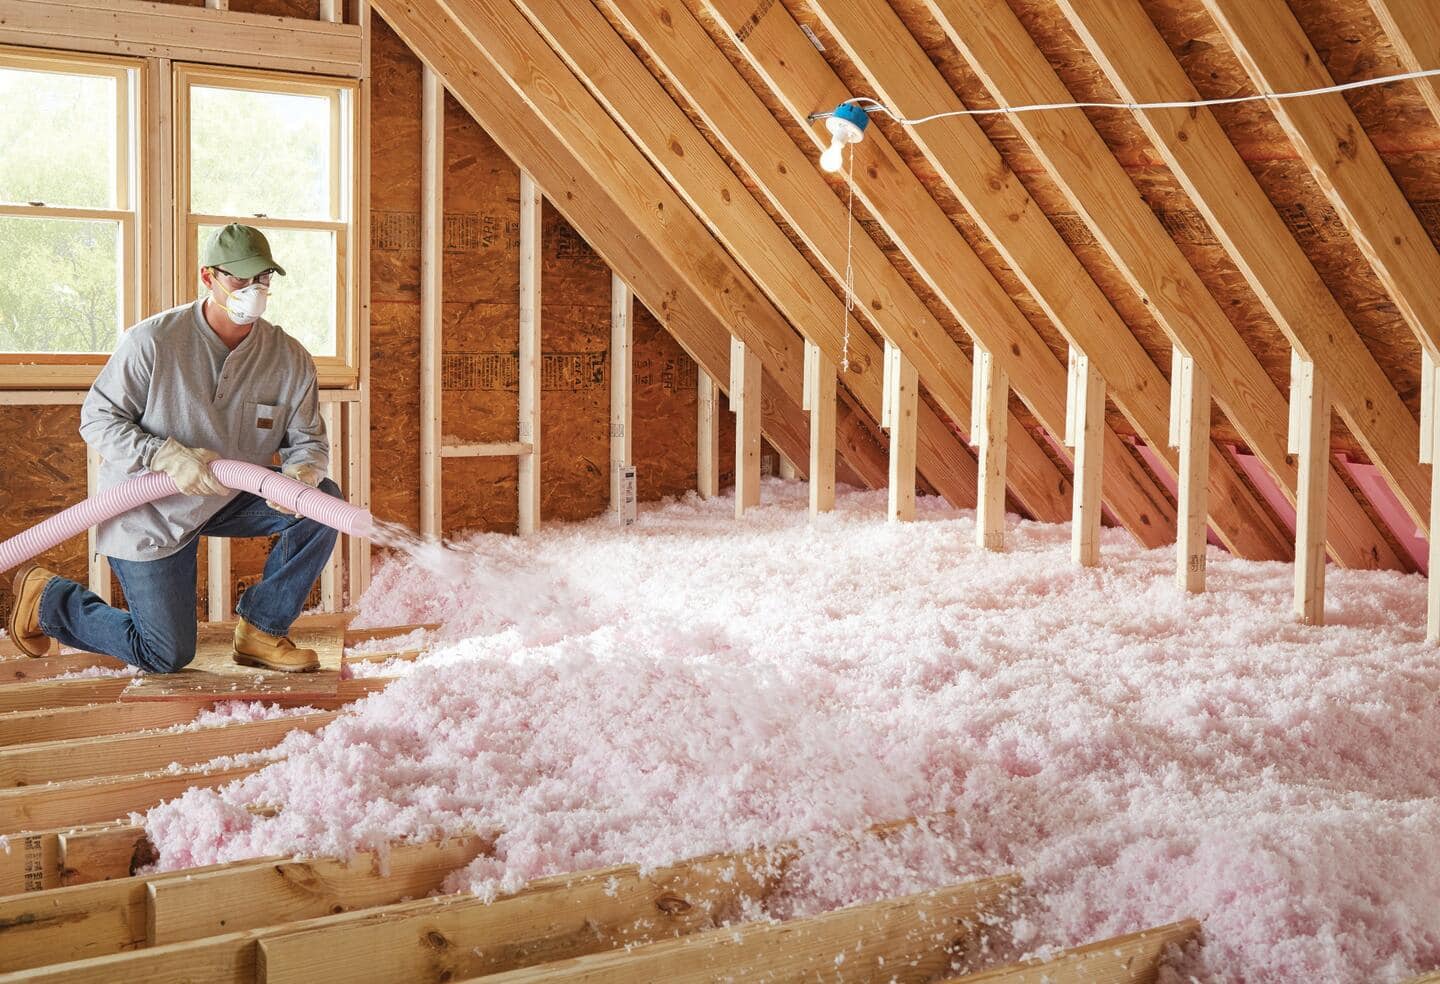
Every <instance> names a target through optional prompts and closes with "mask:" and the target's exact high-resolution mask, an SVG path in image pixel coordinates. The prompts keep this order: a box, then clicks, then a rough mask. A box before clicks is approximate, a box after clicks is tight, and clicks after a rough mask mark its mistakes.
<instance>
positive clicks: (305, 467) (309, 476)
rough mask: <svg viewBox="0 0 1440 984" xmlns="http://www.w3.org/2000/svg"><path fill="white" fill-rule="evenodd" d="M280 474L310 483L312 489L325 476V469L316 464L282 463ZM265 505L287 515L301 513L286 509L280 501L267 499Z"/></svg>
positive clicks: (306, 483)
mask: <svg viewBox="0 0 1440 984" xmlns="http://www.w3.org/2000/svg"><path fill="white" fill-rule="evenodd" d="M280 474H282V475H284V476H285V477H286V478H293V479H295V481H297V482H301V483H303V484H305V485H308V486H310V487H311V488H312V489H313V488H315V487H316V486H317V485H319V484H320V480H321V479H323V478H324V477H325V472H324V471H322V470H321V469H319V468H317V467H316V466H314V465H309V464H304V463H300V464H295V465H282V466H281V467H280ZM265 505H267V506H269V507H270V508H271V509H273V510H275V511H276V512H278V513H281V514H282V515H285V516H298V515H300V514H299V513H296V512H291V511H290V510H289V509H286V508H285V507H284V506H282V505H280V503H278V502H273V501H271V500H270V499H266V500H265Z"/></svg>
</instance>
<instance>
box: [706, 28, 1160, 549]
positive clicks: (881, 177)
mask: <svg viewBox="0 0 1440 984" xmlns="http://www.w3.org/2000/svg"><path fill="white" fill-rule="evenodd" d="M706 8H707V9H708V10H709V11H711V13H713V14H714V15H715V16H716V17H717V19H718V20H719V21H720V22H721V23H723V24H724V25H726V26H727V27H728V28H729V29H730V30H731V31H732V32H734V33H735V34H737V35H740V34H743V35H744V40H743V42H741V43H740V44H739V48H740V50H741V52H742V53H743V54H744V55H745V56H746V58H748V59H749V61H750V64H751V66H752V67H753V68H754V69H755V71H756V72H757V73H758V74H759V75H760V76H761V77H762V78H763V79H764V81H765V83H766V85H767V86H768V87H769V88H770V89H771V91H772V92H773V93H774V94H775V96H776V97H777V98H778V99H779V100H780V102H781V103H782V104H783V105H784V107H785V109H786V110H787V112H788V113H789V114H790V116H791V118H792V120H793V121H794V123H795V124H796V125H797V126H802V127H804V128H805V132H806V133H807V134H808V135H809V136H810V138H811V140H812V141H814V150H818V149H819V148H820V147H822V146H823V145H824V144H825V142H826V137H825V135H824V131H823V129H822V128H820V127H818V126H816V125H815V124H811V123H809V122H807V117H808V114H809V113H811V112H812V111H814V110H815V109H816V108H817V107H818V108H829V107H833V106H834V105H836V104H837V103H838V102H840V101H841V100H843V99H846V98H849V96H850V95H851V93H850V91H849V90H848V88H847V87H846V86H845V84H844V83H843V82H842V81H841V79H840V78H839V76H837V75H836V73H835V72H834V71H832V70H831V69H830V67H829V65H828V64H827V63H826V61H825V59H824V58H823V57H822V56H821V55H820V54H819V52H818V51H816V50H815V46H814V44H813V43H811V42H810V40H809V39H808V38H807V37H806V36H805V34H804V32H803V31H801V29H800V26H799V24H798V23H797V22H796V21H795V19H794V17H792V16H791V15H790V13H789V11H788V10H786V9H785V8H784V7H783V6H781V5H778V4H777V5H775V6H774V7H770V8H765V9H764V10H763V11H760V12H759V13H758V15H757V16H758V20H756V22H755V23H753V24H750V23H748V21H749V20H750V15H751V12H752V11H751V5H747V4H745V3H742V2H741V0H715V2H707V3H706ZM762 112H763V110H762ZM715 125H716V126H717V128H720V129H724V128H726V127H730V126H732V124H731V123H730V122H729V121H728V120H727V121H723V122H719V121H717V123H716V124H715ZM777 129H778V128H777ZM779 139H784V137H783V136H781V137H780V138H779ZM787 146H789V147H793V142H788V141H787ZM814 150H812V153H813V152H814ZM854 152H855V153H856V154H857V155H859V157H858V160H859V161H860V164H861V168H862V174H863V177H861V178H857V179H856V181H855V182H854V188H855V195H856V198H857V199H859V200H860V201H861V202H863V203H864V204H865V206H866V207H867V208H868V209H869V210H870V211H871V212H872V214H873V215H874V216H875V218H876V219H877V220H878V221H879V222H880V224H881V225H882V226H883V228H884V230H885V232H886V234H887V235H889V237H890V238H891V239H892V240H893V241H894V242H895V243H896V245H897V246H898V247H899V248H900V249H901V251H902V252H903V253H904V254H905V258H906V259H907V260H908V261H909V263H910V264H911V265H912V266H913V267H914V269H915V272H916V273H917V274H918V275H919V276H920V277H921V278H922V279H923V280H924V281H925V283H926V285H927V286H928V287H929V288H930V289H931V290H932V291H934V292H935V294H936V296H937V297H938V298H939V299H940V300H941V302H942V303H944V304H945V306H946V307H947V308H948V309H949V311H950V313H951V314H952V315H953V316H954V317H955V318H956V319H957V320H959V322H960V323H961V324H962V325H963V326H964V327H965V329H966V331H967V332H969V333H970V334H971V335H972V336H973V337H974V339H975V341H976V342H977V343H978V344H980V345H981V346H982V347H984V348H986V349H989V350H990V351H991V352H992V353H993V354H994V355H995V356H996V358H997V359H998V360H999V361H1000V364H1001V366H1002V368H1004V369H1005V371H1006V373H1007V375H1008V376H1009V377H1010V383H1011V387H1012V389H1014V391H1015V393H1016V394H1017V395H1018V396H1019V397H1020V398H1021V399H1022V400H1023V401H1024V402H1025V404H1026V406H1028V407H1029V408H1030V410H1031V411H1032V412H1033V413H1034V414H1035V416H1036V418H1037V419H1038V420H1039V422H1040V424H1041V426H1043V427H1044V428H1045V429H1046V430H1047V431H1049V432H1050V433H1051V434H1054V435H1058V434H1059V432H1060V429H1061V428H1062V427H1063V426H1064V400H1063V398H1062V395H1063V392H1062V391H1061V390H1059V389H1058V387H1059V385H1060V382H1059V380H1060V379H1061V378H1062V377H1063V375H1064V367H1063V366H1062V365H1061V364H1060V362H1059V360H1058V359H1056V357H1055V355H1054V353H1052V352H1051V351H1050V349H1049V347H1048V346H1047V345H1046V344H1045V342H1044V340H1043V339H1042V338H1041V337H1040V335H1039V334H1038V332H1036V330H1035V329H1034V327H1033V326H1032V325H1031V324H1030V322H1029V321H1028V320H1027V319H1026V318H1025V316H1024V314H1023V313H1022V312H1021V311H1020V310H1019V308H1018V307H1016V305H1015V303H1014V301H1013V300H1012V299H1011V298H1010V296H1009V295H1008V294H1007V293H1006V292H1005V290H1004V288H1003V287H1002V286H1001V285H1000V283H999V282H998V281H997V280H996V279H995V277H994V276H993V275H992V274H991V273H990V271H989V270H988V269H987V268H986V267H985V265H984V264H983V263H982V262H981V261H980V259H979V257H978V256H977V255H976V254H975V252H974V251H973V250H972V249H971V248H970V246H969V244H968V243H967V242H966V241H965V239H964V237H963V236H961V235H960V233H959V231H958V230H957V229H956V228H955V227H954V225H953V224H952V223H951V222H950V220H949V218H948V217H947V216H946V215H945V213H944V211H943V210H942V209H941V208H940V206H939V205H938V204H936V202H935V200H934V199H933V198H932V197H931V196H930V193H929V192H928V191H927V190H926V189H925V187H924V186H923V185H922V184H921V183H920V182H919V180H918V179H917V178H915V176H914V175H913V174H912V173H911V172H910V171H909V169H908V168H907V167H906V166H905V163H904V161H903V160H902V159H901V158H900V156H899V155H898V153H897V152H896V151H895V149H894V148H893V147H891V146H890V144H889V143H888V142H887V141H886V140H885V137H884V136H883V135H882V134H880V133H879V132H878V131H877V130H871V131H869V132H868V133H867V135H866V139H865V141H864V142H862V143H861V144H860V145H859V146H858V147H857V148H855V151H854ZM793 153H795V154H799V155H800V157H801V159H802V161H804V163H803V165H801V164H797V165H795V166H796V167H800V166H804V167H806V168H807V169H808V171H809V173H811V174H814V173H815V166H814V164H813V163H812V162H811V161H810V160H808V159H806V158H805V155H804V154H802V153H801V152H800V151H799V150H798V149H797V150H794V151H793ZM776 169H777V168H776V167H775V166H773V165H772V166H771V167H770V168H769V169H768V170H771V171H773V170H776ZM779 169H780V170H788V169H789V165H781V166H780V167H779ZM832 197H833V196H832ZM776 206H777V208H783V205H781V204H780V202H779V201H778V200H777V201H776ZM867 297H868V295H867ZM865 303H866V304H867V305H868V304H869V303H871V302H870V301H869V300H866V301H865ZM947 410H948V408H947ZM969 419H970V418H969V415H968V414H966V415H965V416H963V417H961V418H959V420H961V421H967V420H969ZM1009 436H1010V440H1011V457H1012V461H1011V469H1010V474H1009V478H1010V485H1011V487H1012V488H1014V489H1018V488H1021V485H1020V484H1019V482H1018V477H1017V474H1016V472H1017V469H1018V470H1023V469H1024V464H1023V462H1018V461H1015V460H1013V459H1014V451H1015V448H1016V447H1017V446H1018V444H1017V442H1020V441H1023V440H1024V439H1027V438H1028V437H1029V434H1028V433H1027V432H1025V431H1024V429H1023V428H1021V427H1018V426H1016V427H1013V428H1011V430H1010V435H1009ZM1105 440H1106V442H1107V443H1113V444H1114V445H1115V446H1116V450H1115V452H1113V453H1112V457H1113V458H1114V467H1112V468H1111V469H1110V472H1109V474H1108V475H1107V476H1106V481H1107V489H1108V492H1107V499H1108V501H1109V503H1110V506H1111V509H1112V511H1113V512H1114V514H1115V516H1116V517H1117V518H1118V519H1119V520H1120V522H1121V523H1122V525H1124V526H1125V528H1126V529H1128V530H1129V531H1130V532H1131V533H1132V535H1134V536H1135V537H1136V539H1137V540H1138V541H1139V542H1140V543H1142V544H1144V545H1145V546H1150V547H1154V546H1159V545H1161V544H1164V543H1169V542H1171V541H1172V540H1173V539H1174V520H1175V516H1174V510H1173V508H1172V507H1171V505H1170V503H1169V500H1168V499H1167V497H1166V496H1165V494H1164V492H1163V491H1162V490H1161V489H1160V487H1159V485H1158V484H1156V483H1155V481H1154V479H1153V477H1152V476H1151V475H1150V474H1149V472H1147V471H1146V470H1145V469H1144V467H1143V466H1141V465H1140V464H1139V462H1137V461H1136V460H1135V459H1134V456H1133V455H1130V454H1129V452H1128V450H1126V449H1123V448H1121V447H1120V444H1121V441H1120V439H1119V437H1118V435H1115V434H1114V433H1113V432H1111V431H1110V430H1109V429H1108V428H1107V429H1106V438H1105ZM1065 499H1066V501H1065V502H1062V503H1059V504H1058V507H1059V508H1058V510H1057V512H1056V513H1055V516H1054V521H1063V519H1062V517H1064V516H1066V515H1068V510H1069V504H1068V490H1067V495H1066V496H1065ZM1027 508H1028V506H1027ZM1032 512H1033V510H1032Z"/></svg>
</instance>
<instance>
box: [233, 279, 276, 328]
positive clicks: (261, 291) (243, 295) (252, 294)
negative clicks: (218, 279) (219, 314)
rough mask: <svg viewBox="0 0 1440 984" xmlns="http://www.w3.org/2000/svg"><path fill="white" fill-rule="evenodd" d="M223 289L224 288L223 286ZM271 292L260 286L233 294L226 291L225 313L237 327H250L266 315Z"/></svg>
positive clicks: (250, 287)
mask: <svg viewBox="0 0 1440 984" xmlns="http://www.w3.org/2000/svg"><path fill="white" fill-rule="evenodd" d="M221 289H222V290H223V289H224V287H223V285H222V287H221ZM269 296H270V295H269V292H267V291H266V290H265V288H264V287H262V286H260V285H259V284H251V285H250V286H248V287H242V288H240V289H239V290H237V291H235V292H234V293H233V294H232V293H230V292H229V291H226V299H225V311H226V313H227V314H229V315H230V320H231V321H233V322H235V323H236V324H237V325H248V324H250V323H252V322H253V321H255V320H256V319H257V318H259V317H260V315H262V314H264V313H265V302H266V301H267V300H269Z"/></svg>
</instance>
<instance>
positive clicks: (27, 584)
mask: <svg viewBox="0 0 1440 984" xmlns="http://www.w3.org/2000/svg"><path fill="white" fill-rule="evenodd" d="M52 577H59V575H58V574H56V573H55V572H54V571H47V570H46V569H45V568H43V567H41V566H40V565H39V564H23V565H21V567H20V569H19V570H18V571H16V572H15V582H14V589H15V591H14V597H13V598H12V599H11V605H10V618H9V620H8V621H6V623H5V631H6V632H8V633H9V634H10V641H11V642H13V643H15V645H16V646H17V647H19V649H20V651H21V652H22V653H24V654H25V655H26V656H29V657H31V658H32V659H38V658H40V657H41V656H44V655H45V654H46V653H48V652H49V651H50V637H49V636H47V635H46V634H45V633H43V632H41V631H40V596H41V595H42V594H44V593H45V585H47V584H49V583H50V579H51V578H52Z"/></svg>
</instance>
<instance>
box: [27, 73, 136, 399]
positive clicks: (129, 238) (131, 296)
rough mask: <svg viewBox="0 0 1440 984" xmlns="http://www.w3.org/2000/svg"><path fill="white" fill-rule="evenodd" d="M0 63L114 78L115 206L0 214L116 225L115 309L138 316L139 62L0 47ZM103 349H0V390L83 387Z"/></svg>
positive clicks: (131, 318) (125, 316)
mask: <svg viewBox="0 0 1440 984" xmlns="http://www.w3.org/2000/svg"><path fill="white" fill-rule="evenodd" d="M0 66H3V67H5V68H10V69H18V70H21V71H33V72H43V73H47V74H52V75H81V76H87V77H91V78H97V77H99V78H113V79H114V80H115V116H116V118H115V142H116V147H115V205H116V207H115V208H75V207H67V206H58V205H28V204H0V215H5V216H10V217H19V218H35V219H82V220H83V219H94V220H100V221H111V222H118V223H119V224H120V267H119V278H120V282H119V284H118V287H119V295H120V313H121V320H122V321H123V322H124V323H125V324H126V325H130V324H134V323H135V322H136V321H139V320H140V298H141V283H140V264H139V254H140V241H139V237H140V225H141V223H140V221H139V218H138V215H137V211H138V201H137V198H138V195H137V194H136V186H137V184H138V180H137V175H138V168H139V164H140V158H139V148H138V146H137V134H138V127H137V122H136V119H135V115H136V114H137V113H138V112H139V109H140V100H139V98H138V93H139V91H140V86H141V84H142V81H143V78H144V75H143V73H144V72H145V70H146V66H145V63H144V62H143V61H141V60H139V59H133V58H114V57H105V56H101V55H76V54H71V53H69V52H58V51H57V52H38V51H33V50H28V49H17V48H8V47H3V46H0ZM109 357H110V353H108V352H0V389H19V388H31V387H35V388H47V387H56V386H72V385H85V386H88V385H89V384H90V383H91V382H93V381H94V378H95V374H96V373H97V372H98V371H99V367H100V366H102V365H104V363H105V361H106V360H107V359H108V358H109Z"/></svg>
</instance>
